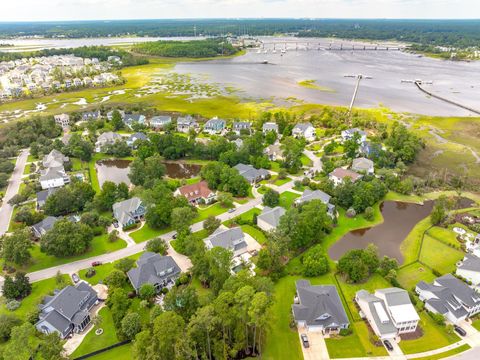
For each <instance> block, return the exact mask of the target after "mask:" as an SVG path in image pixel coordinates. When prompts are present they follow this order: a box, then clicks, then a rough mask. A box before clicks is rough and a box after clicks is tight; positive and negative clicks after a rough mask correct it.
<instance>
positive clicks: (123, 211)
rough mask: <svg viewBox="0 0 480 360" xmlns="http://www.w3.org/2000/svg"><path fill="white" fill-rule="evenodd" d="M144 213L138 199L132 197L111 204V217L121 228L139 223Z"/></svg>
mask: <svg viewBox="0 0 480 360" xmlns="http://www.w3.org/2000/svg"><path fill="white" fill-rule="evenodd" d="M145 213H146V208H145V206H144V205H143V203H142V201H141V200H140V199H139V198H138V197H133V198H131V199H127V200H124V201H119V202H116V203H115V204H113V216H114V217H115V219H116V220H117V221H118V223H119V224H120V226H121V227H122V228H125V227H127V226H131V225H133V224H135V223H136V222H138V221H140V219H142V218H143V216H144V215H145Z"/></svg>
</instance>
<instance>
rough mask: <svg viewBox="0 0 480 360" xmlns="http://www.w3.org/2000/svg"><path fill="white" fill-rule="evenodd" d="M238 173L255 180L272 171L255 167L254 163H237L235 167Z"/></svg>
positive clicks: (249, 179)
mask: <svg viewBox="0 0 480 360" xmlns="http://www.w3.org/2000/svg"><path fill="white" fill-rule="evenodd" d="M233 168H234V169H236V170H237V171H238V173H239V174H240V175H241V176H243V177H244V178H245V179H247V180H248V181H250V182H251V181H254V180H257V179H259V178H261V177H266V176H268V175H269V174H270V173H269V172H268V171H267V170H265V169H255V168H254V167H253V166H252V165H245V164H237V165H235V166H234V167H233Z"/></svg>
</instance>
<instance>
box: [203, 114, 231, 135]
mask: <svg viewBox="0 0 480 360" xmlns="http://www.w3.org/2000/svg"><path fill="white" fill-rule="evenodd" d="M226 126H227V122H226V121H225V120H223V119H219V118H218V117H214V118H213V119H210V120H208V121H207V122H206V123H205V126H204V127H203V131H205V132H207V133H209V134H218V133H221V132H222V131H223V130H224V129H225V127H226Z"/></svg>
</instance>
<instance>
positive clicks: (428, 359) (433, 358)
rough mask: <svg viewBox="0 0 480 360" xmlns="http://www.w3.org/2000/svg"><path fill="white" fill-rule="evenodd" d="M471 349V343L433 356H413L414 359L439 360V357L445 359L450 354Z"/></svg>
mask: <svg viewBox="0 0 480 360" xmlns="http://www.w3.org/2000/svg"><path fill="white" fill-rule="evenodd" d="M469 349H471V347H470V345H468V344H463V345H461V346H459V347H457V348H455V349H452V350H448V351H445V352H443V353H440V354H436V355H431V356H424V357H419V358H413V359H412V360H438V359H444V358H447V357H450V356H453V355H456V354H460V353H462V352H464V351H467V350H469Z"/></svg>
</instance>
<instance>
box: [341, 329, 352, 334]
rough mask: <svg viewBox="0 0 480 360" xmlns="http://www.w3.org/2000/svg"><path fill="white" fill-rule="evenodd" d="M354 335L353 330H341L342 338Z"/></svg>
mask: <svg viewBox="0 0 480 360" xmlns="http://www.w3.org/2000/svg"><path fill="white" fill-rule="evenodd" d="M351 334H353V330H352V329H351V328H346V329H340V336H348V335H351Z"/></svg>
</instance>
